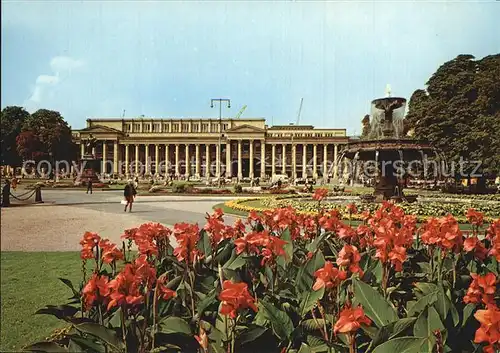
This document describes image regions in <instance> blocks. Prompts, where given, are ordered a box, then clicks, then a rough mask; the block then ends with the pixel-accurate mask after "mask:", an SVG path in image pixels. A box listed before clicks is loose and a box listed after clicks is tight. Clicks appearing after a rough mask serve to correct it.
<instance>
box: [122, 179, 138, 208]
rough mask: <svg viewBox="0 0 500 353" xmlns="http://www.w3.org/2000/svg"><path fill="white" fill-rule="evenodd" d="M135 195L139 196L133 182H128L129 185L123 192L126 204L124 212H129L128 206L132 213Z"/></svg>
mask: <svg viewBox="0 0 500 353" xmlns="http://www.w3.org/2000/svg"><path fill="white" fill-rule="evenodd" d="M135 195H137V191H136V190H135V188H134V184H133V181H132V180H129V181H128V184H127V185H125V189H124V190H123V196H125V201H126V202H127V203H126V204H125V209H124V210H123V211H124V212H127V206H129V212H132V204H133V203H134V198H135Z"/></svg>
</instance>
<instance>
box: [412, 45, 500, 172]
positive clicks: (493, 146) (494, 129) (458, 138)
mask: <svg viewBox="0 0 500 353" xmlns="http://www.w3.org/2000/svg"><path fill="white" fill-rule="evenodd" d="M474 59H475V58H474V57H473V56H472V55H459V56H457V57H456V58H455V59H453V60H451V61H448V62H446V63H444V64H443V65H442V66H441V67H439V68H438V70H437V71H436V72H435V73H434V74H433V75H432V76H431V78H430V79H429V80H428V81H427V84H426V85H427V88H426V89H425V90H424V89H418V90H416V91H415V92H414V93H413V95H412V96H411V98H410V102H409V106H408V108H409V111H408V114H407V116H406V120H407V122H408V128H412V129H414V131H415V136H416V137H417V138H422V139H426V140H428V141H429V142H430V143H431V144H432V145H434V146H435V147H437V148H439V149H440V150H441V151H442V152H443V153H444V154H445V156H446V158H447V160H449V161H455V162H458V161H459V160H460V158H463V159H464V160H468V161H481V162H482V171H483V172H486V173H498V172H499V171H500V153H499V152H498V151H500V54H496V55H490V56H487V57H485V58H483V59H481V60H474ZM472 169H473V165H470V167H469V169H468V170H467V171H471V170H472Z"/></svg>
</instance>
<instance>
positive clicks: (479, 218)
mask: <svg viewBox="0 0 500 353" xmlns="http://www.w3.org/2000/svg"><path fill="white" fill-rule="evenodd" d="M465 217H467V221H468V222H469V223H470V224H474V225H476V226H478V227H480V226H482V225H483V221H484V215H483V214H482V213H481V212H478V211H476V210H475V209H473V208H469V209H468V210H467V213H466V214H465Z"/></svg>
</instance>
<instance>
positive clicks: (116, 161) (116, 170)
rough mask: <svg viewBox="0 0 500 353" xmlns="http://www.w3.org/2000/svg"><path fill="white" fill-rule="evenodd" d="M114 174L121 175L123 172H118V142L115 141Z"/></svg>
mask: <svg viewBox="0 0 500 353" xmlns="http://www.w3.org/2000/svg"><path fill="white" fill-rule="evenodd" d="M113 173H114V174H120V173H121V170H118V141H115V142H114V144H113Z"/></svg>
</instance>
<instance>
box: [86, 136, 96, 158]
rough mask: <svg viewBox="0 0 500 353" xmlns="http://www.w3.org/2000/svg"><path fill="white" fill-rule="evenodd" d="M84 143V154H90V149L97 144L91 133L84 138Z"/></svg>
mask: <svg viewBox="0 0 500 353" xmlns="http://www.w3.org/2000/svg"><path fill="white" fill-rule="evenodd" d="M84 144H85V155H92V150H93V149H94V147H95V146H96V145H97V139H96V138H95V137H94V136H92V134H90V135H89V138H88V139H86V140H84Z"/></svg>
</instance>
